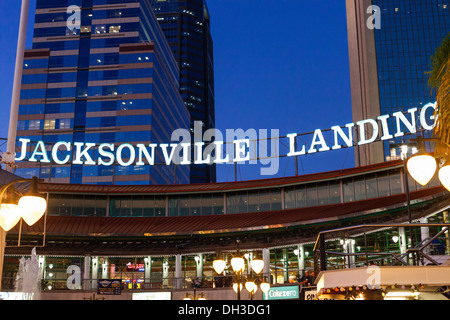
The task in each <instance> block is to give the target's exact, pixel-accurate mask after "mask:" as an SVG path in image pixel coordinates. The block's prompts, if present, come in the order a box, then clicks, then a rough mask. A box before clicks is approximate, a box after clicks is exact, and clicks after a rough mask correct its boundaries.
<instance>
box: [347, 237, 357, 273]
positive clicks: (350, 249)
mask: <svg viewBox="0 0 450 320" xmlns="http://www.w3.org/2000/svg"><path fill="white" fill-rule="evenodd" d="M348 253H349V254H352V255H351V256H348V260H349V268H355V256H354V255H353V253H355V239H349V242H348Z"/></svg>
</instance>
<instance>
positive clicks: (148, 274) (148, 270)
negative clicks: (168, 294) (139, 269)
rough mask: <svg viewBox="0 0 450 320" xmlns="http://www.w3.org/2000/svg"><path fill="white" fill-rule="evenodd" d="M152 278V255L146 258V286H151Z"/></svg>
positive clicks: (147, 287)
mask: <svg viewBox="0 0 450 320" xmlns="http://www.w3.org/2000/svg"><path fill="white" fill-rule="evenodd" d="M151 278H152V257H150V256H148V257H146V258H144V288H145V289H150V288H151Z"/></svg>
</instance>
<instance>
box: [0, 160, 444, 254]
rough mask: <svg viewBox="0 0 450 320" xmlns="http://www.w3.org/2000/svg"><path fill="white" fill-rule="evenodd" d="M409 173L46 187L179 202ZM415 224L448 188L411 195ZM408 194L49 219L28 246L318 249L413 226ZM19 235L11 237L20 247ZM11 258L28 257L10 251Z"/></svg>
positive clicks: (154, 250)
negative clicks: (218, 210)
mask: <svg viewBox="0 0 450 320" xmlns="http://www.w3.org/2000/svg"><path fill="white" fill-rule="evenodd" d="M399 167H402V164H401V162H390V163H382V164H378V165H373V166H369V167H360V168H354V169H346V170H340V171H334V172H326V173H319V174H313V175H306V176H299V177H289V178H276V179H267V180H256V181H245V182H236V183H216V184H198V185H195V184H194V185H173V186H103V185H102V186H99V185H64V184H52V183H42V184H40V191H41V192H44V193H49V194H54V193H57V194H76V193H79V194H101V195H105V194H108V195H114V194H157V195H161V194H177V193H191V194H196V193H208V192H222V193H223V192H232V191H236V190H245V189H248V190H250V189H262V188H270V187H286V186H291V185H296V184H300V183H306V182H308V183H311V182H318V181H324V180H334V179H343V178H348V177H351V176H361V175H367V174H371V173H373V172H377V171H383V170H391V169H393V168H397V169H398V168H399ZM410 195H411V197H410V198H411V205H412V208H413V218H420V217H422V216H425V215H428V214H431V213H432V212H434V211H436V210H441V209H442V208H444V207H447V206H448V207H450V200H449V199H448V192H447V191H446V190H445V189H444V188H443V187H441V186H435V187H429V188H425V189H421V190H417V191H412V192H411V194H410ZM406 201H407V197H406V194H405V193H401V194H394V195H390V196H384V197H377V198H372V199H364V200H360V201H351V202H343V203H334V204H327V205H318V206H312V207H303V208H293V209H283V210H272V211H265V212H246V213H234V214H216V215H201V216H164V217H110V216H101V217H100V216H97V217H96V216H92V217H86V216H83V217H81V216H56V215H47V216H46V217H45V219H41V220H40V221H39V222H38V223H36V225H34V226H32V227H29V226H27V225H26V224H23V226H22V235H21V237H22V240H21V242H22V245H26V244H27V245H37V246H39V244H42V238H43V234H44V233H45V241H46V245H45V247H43V248H38V251H40V252H42V254H45V253H47V254H48V253H51V254H73V255H76V254H83V255H85V254H95V253H97V254H100V253H101V254H104V255H119V254H120V255H125V254H133V255H136V254H142V255H155V254H175V253H181V254H184V253H186V254H187V253H196V252H211V251H212V252H213V251H218V250H233V249H235V243H236V242H235V241H236V239H237V238H239V239H240V240H241V248H243V249H245V248H249V249H250V248H252V249H255V248H265V247H276V246H284V245H294V244H299V243H311V242H314V241H315V239H316V236H317V234H318V232H319V231H323V230H329V229H334V228H339V227H343V226H349V225H359V224H368V223H393V222H396V223H399V222H406V221H407V218H408V215H407V211H406ZM18 233H19V227H16V228H15V229H13V230H12V231H10V232H9V234H8V235H9V239H10V241H12V242H13V243H14V241H15V239H16V238H17V236H18ZM6 252H7V253H10V254H11V253H19V252H24V249H21V248H7V251H6Z"/></svg>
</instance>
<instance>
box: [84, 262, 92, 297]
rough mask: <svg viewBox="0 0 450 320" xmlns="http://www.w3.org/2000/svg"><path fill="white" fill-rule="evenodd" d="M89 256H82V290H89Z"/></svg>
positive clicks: (90, 286) (90, 285)
mask: <svg viewBox="0 0 450 320" xmlns="http://www.w3.org/2000/svg"><path fill="white" fill-rule="evenodd" d="M90 274H91V256H85V257H84V273H83V290H91V288H92V284H91V281H90V280H91V279H90V278H91V277H90Z"/></svg>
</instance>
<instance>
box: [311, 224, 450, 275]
mask: <svg viewBox="0 0 450 320" xmlns="http://www.w3.org/2000/svg"><path fill="white" fill-rule="evenodd" d="M449 227H450V224H449V223H412V224H366V225H358V226H353V227H347V228H341V229H334V230H328V231H322V232H320V233H319V235H318V237H317V240H316V243H315V246H314V250H313V252H314V273H315V276H316V277H317V276H318V275H319V273H320V272H321V271H326V270H333V269H345V268H354V267H361V266H368V265H372V264H377V265H404V266H410V265H439V264H440V263H441V262H439V261H438V259H437V258H436V256H444V255H448V254H450V248H449V245H448V229H449ZM395 228H403V230H405V235H406V236H405V239H404V240H403V241H404V242H403V250H402V249H399V250H394V251H389V250H387V251H385V250H381V248H380V247H377V246H373V245H372V244H370V243H369V241H368V235H369V234H372V233H373V232H375V231H379V230H381V229H384V230H385V229H395ZM421 228H437V229H440V230H439V231H438V232H436V233H435V234H434V235H433V236H431V237H427V238H425V239H420V232H421ZM408 238H409V241H408V240H407V239H408ZM443 238H445V245H444V244H443V243H442V242H441V241H440V240H441V239H443ZM355 239H359V241H360V242H361V244H362V245H360V246H359V247H360V248H362V249H361V250H359V252H354V251H353V250H350V246H351V244H352V240H355ZM419 239H420V240H419ZM405 240H406V241H405ZM408 242H409V243H408ZM339 244H341V246H339ZM349 244H350V245H349ZM346 246H347V247H346ZM399 247H400V246H399Z"/></svg>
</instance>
